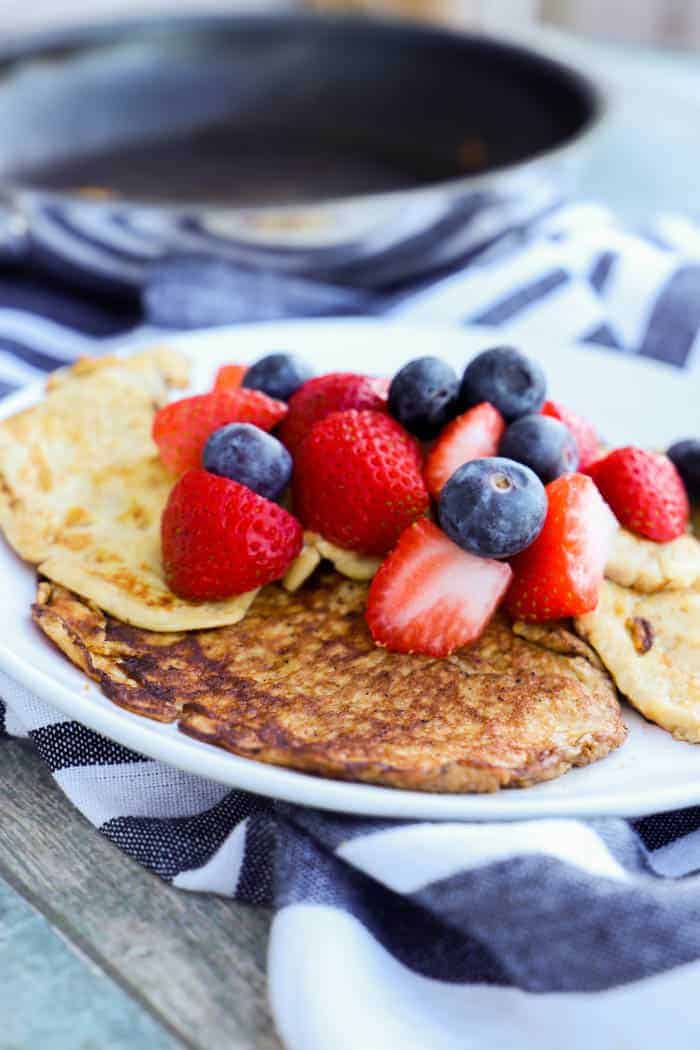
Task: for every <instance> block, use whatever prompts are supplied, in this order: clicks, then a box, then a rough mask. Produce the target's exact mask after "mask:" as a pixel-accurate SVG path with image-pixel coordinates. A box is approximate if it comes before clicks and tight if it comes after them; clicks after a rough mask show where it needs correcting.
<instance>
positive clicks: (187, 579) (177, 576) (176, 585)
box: [161, 470, 302, 601]
mask: <svg viewBox="0 0 700 1050" xmlns="http://www.w3.org/2000/svg"><path fill="white" fill-rule="evenodd" d="M161 539H162V544H163V568H164V571H165V578H166V580H167V583H168V586H169V587H170V589H171V590H172V591H174V592H175V594H178V595H179V596H180V597H181V598H187V599H188V600H190V601H216V600H218V599H221V598H230V597H231V596H232V595H234V594H244V593H245V592H246V591H250V590H253V589H254V588H255V587H262V586H263V584H265V583H271V582H272V580H278V579H280V578H281V577H282V576H284V573H285V572H286V570H287V568H288V567H289V565H290V563H291V562H292V561H293V560H294V558H296V556H297V554H298V553H299V552H300V550H301V547H302V529H301V525H300V524H299V522H298V521H297V520H296V518H294V517H292V515H291V514H289V513H288V512H287V511H286V510H283V509H282V507H279V506H278V505H277V504H276V503H272V502H271V501H270V500H267V499H264V498H263V497H262V496H258V495H257V493H255V492H252V491H251V489H249V488H246V487H245V486H244V485H239V484H238V483H237V482H236V481H230V480H229V479H228V478H219V477H216V476H215V475H214V474H208V473H207V472H206V471H205V470H189V471H187V473H186V474H183V476H182V477H181V478H180V480H179V481H178V482H177V484H176V485H175V487H174V488H173V490H172V492H171V493H170V498H169V499H168V502H167V504H166V507H165V510H164V511H163V517H162V521H161Z"/></svg>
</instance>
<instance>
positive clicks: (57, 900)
mask: <svg viewBox="0 0 700 1050" xmlns="http://www.w3.org/2000/svg"><path fill="white" fill-rule="evenodd" d="M0 797H1V798H2V817H1V819H0V878H3V879H4V880H5V881H6V883H9V885H10V886H12V887H13V889H14V890H16V891H18V892H19V893H20V894H21V896H23V897H24V898H25V899H26V900H27V901H28V903H29V904H30V905H34V906H36V907H37V908H38V909H39V910H40V911H41V912H42V913H43V915H45V916H46V918H47V919H48V921H49V922H50V923H51V925H52V926H53V927H54V928H55V929H57V930H58V932H59V933H60V935H61V936H63V937H65V938H66V940H67V941H69V942H70V943H71V944H73V945H75V946H77V947H78V949H79V950H80V951H81V952H82V953H83V955H84V956H85V957H87V958H89V959H90V960H91V962H92V964H93V966H94V967H95V968H96V970H97V972H98V973H99V972H101V973H103V974H105V975H107V976H108V977H109V978H110V979H111V980H112V981H113V982H114V983H115V985H117V986H118V987H119V988H121V989H123V990H124V992H125V993H126V994H127V995H128V996H129V997H130V998H132V999H133V1000H134V1001H135V1003H137V1004H138V1005H139V1006H140V1007H142V1008H143V1009H144V1011H145V1012H146V1013H147V1014H148V1015H149V1016H150V1017H152V1018H153V1019H154V1021H155V1022H156V1023H157V1024H158V1025H160V1026H162V1028H163V1029H165V1030H167V1032H168V1033H170V1034H171V1035H172V1036H173V1037H174V1040H173V1045H175V1046H177V1045H185V1046H187V1047H191V1048H196V1050H279V1046H280V1044H279V1040H278V1039H277V1037H276V1035H275V1033H274V1030H273V1027H272V1021H271V1019H270V1013H269V1009H268V1006H267V996H266V991H267V988H266V979H265V952H266V945H267V930H268V926H269V921H270V920H269V915H268V914H267V913H266V912H264V911H262V910H260V909H254V908H245V907H241V906H240V905H236V904H233V903H232V902H231V901H226V900H223V899H221V898H218V897H213V896H208V895H204V894H194V893H185V892H182V891H179V890H175V889H173V888H172V887H170V886H167V885H165V884H164V883H163V882H161V880H160V879H158V878H156V876H154V875H151V874H150V873H149V872H147V871H145V870H144V869H143V868H141V867H140V866H139V865H138V864H136V863H135V862H134V861H132V860H130V859H129V858H128V857H126V856H125V855H124V854H123V853H121V852H120V851H119V850H118V849H116V847H114V846H112V845H111V843H109V842H108V841H107V840H106V839H104V838H102V836H101V835H99V834H97V832H96V831H95V830H94V828H93V827H92V826H91V825H90V824H88V822H87V821H86V820H85V819H84V818H83V817H82V816H81V815H80V814H79V813H78V812H77V811H76V810H75V809H74V808H73V807H72V806H71V804H70V803H69V802H68V801H67V799H66V797H65V795H63V793H62V792H61V791H60V790H59V788H58V787H57V786H56V784H55V783H54V782H53V780H52V779H51V777H50V776H49V774H48V773H47V772H46V769H45V768H44V766H43V764H42V763H41V762H40V760H39V759H38V758H37V756H36V755H35V754H34V752H33V751H32V750H31V749H30V748H29V747H28V746H27V745H26V744H23V743H20V742H18V741H11V742H9V743H8V742H4V743H2V744H0ZM12 913H13V915H17V910H16V908H13V909H12ZM8 914H9V906H8ZM20 915H21V911H20ZM16 922H17V920H14V924H15V925H16ZM36 930H37V933H36V937H37V938H39V940H40V939H41V937H44V936H45V935H46V930H45V928H44V927H41V926H37V927H36ZM20 932H21V922H20ZM20 932H18V931H17V929H15V934H14V936H15V937H20ZM25 934H26V937H27V938H28V939H25V940H22V939H21V937H20V939H19V940H15V941H14V948H15V949H16V951H12V950H11V949H10V947H9V946H8V947H7V950H6V953H5V954H6V958H5V959H4V960H3V962H2V972H1V973H0V994H4V993H5V992H6V988H5V987H4V983H5V973H4V971H5V969H6V968H7V967H8V966H10V967H12V969H13V971H14V972H16V973H17V974H20V973H21V972H22V971H24V972H25V973H26V972H27V970H28V969H29V970H30V969H31V968H32V967H34V966H36V967H39V969H38V970H37V982H36V983H37V998H36V1004H35V1011H34V1019H33V1024H34V1029H32V1028H30V1029H29V1031H28V1033H26V1035H27V1038H26V1040H25V1042H20V1043H19V1044H18V1046H17V1050H19V1048H21V1050H47V1048H46V1045H45V1044H44V1042H43V1041H42V1035H41V1033H42V1032H43V1030H47V1031H50V1030H51V1025H52V1023H53V1020H54V1017H53V1013H52V1002H53V993H52V992H51V990H50V989H49V988H47V987H45V986H44V985H45V982H46V981H47V979H48V975H49V973H50V972H51V970H52V968H51V967H50V966H47V967H46V968H43V964H42V960H41V958H40V957H39V958H35V953H36V950H37V948H38V947H39V949H40V950H41V948H40V944H39V941H37V940H34V939H33V937H34V936H35V935H34V934H33V933H32V931H31V925H30V926H28V927H26V929H25ZM45 943H46V944H47V945H51V944H52V942H51V939H50V938H48V939H47V940H46V942H45ZM53 950H55V945H54V948H53ZM55 959H56V967H57V972H56V974H55V975H54V976H55V981H56V985H55V989H54V992H55V994H56V996H58V995H59V992H60V994H63V990H64V989H68V988H69V986H70V985H71V983H73V985H74V988H73V997H74V1000H73V1001H74V1003H75V1005H76V1010H77V1008H78V1006H81V1007H82V1005H83V1004H85V1003H87V1002H89V1000H90V996H91V992H92V989H93V988H94V987H95V980H96V979H97V978H96V976H95V972H92V971H91V970H90V967H87V966H86V967H83V968H82V969H80V968H76V961H75V957H74V956H71V955H70V953H67V954H66V953H64V954H63V955H60V956H59V955H56V956H55ZM61 968H67V970H68V971H69V975H68V976H66V977H65V980H64V977H63V976H62V975H61V974H60V973H59V972H58V971H59V970H60V969H61ZM101 979H102V980H105V978H101ZM18 980H19V978H18ZM30 983H31V982H30ZM23 987H24V988H25V992H24V993H23V994H25V995H26V985H23ZM18 989H19V985H18ZM58 1001H59V999H57V1002H58ZM64 1001H65V1004H66V1007H69V1006H70V999H66V1000H64ZM98 1005H99V1004H98V1003H97V1001H96V1005H95V1010H94V1013H93V1016H92V1025H93V1031H92V1033H91V1034H92V1035H94V1039H95V1042H94V1044H92V1045H94V1046H95V1047H96V1048H99V1050H107V1048H109V1050H111V1048H112V1046H113V1045H116V1046H119V1044H118V1043H117V1044H113V1043H112V1042H111V1041H110V1040H108V1039H105V1038H104V1037H103V1032H102V1023H103V1018H102V1016H101V1014H100V1012H99V1010H98ZM102 1009H104V1010H107V1005H104V1006H103V1007H102ZM5 1014H6V1011H5V1010H4V1009H2V1008H0V1050H10V1048H12V1050H15V1046H13V1045H12V1043H10V1044H7V1045H6V1044H5V1043H3V1038H4V1028H3V1025H4V1019H5ZM107 1016H108V1015H107V1014H105V1017H107ZM132 1017H134V1018H138V1017H139V1014H138V1011H137V1010H136V1009H135V1010H134V1012H133V1014H132ZM89 1020H90V1017H89V1014H86V1015H85V1023H86V1025H87V1024H88V1021H89ZM76 1023H77V1021H76ZM115 1023H116V1022H115ZM134 1024H135V1025H136V1027H135V1032H136V1035H135V1038H137V1037H138V1036H139V1028H138V1024H137V1023H136V1022H134ZM154 1031H157V1028H155V1027H154ZM88 1032H89V1028H87V1027H86V1033H88ZM86 1038H87V1035H86ZM153 1045H154V1046H155V1047H156V1048H157V1050H160V1045H159V1044H157V1043H154V1044H153ZM163 1045H164V1046H165V1045H167V1044H166V1043H163ZM56 1046H57V1050H58V1047H60V1050H64V1047H63V1046H61V1045H60V1044H56ZM64 1046H65V1050H78V1046H79V1044H76V1043H74V1042H73V1043H71V1042H67V1043H65V1044H64ZM85 1046H86V1047H89V1046H91V1044H90V1043H89V1042H88V1043H86V1044H85ZM134 1046H135V1047H138V1043H135V1044H134Z"/></svg>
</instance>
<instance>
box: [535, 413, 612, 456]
mask: <svg viewBox="0 0 700 1050" xmlns="http://www.w3.org/2000/svg"><path fill="white" fill-rule="evenodd" d="M540 411H541V414H542V415H543V416H551V417H552V419H558V420H559V422H560V423H563V424H564V426H565V427H568V428H569V430H570V431H571V433H572V434H573V435H574V440H575V442H576V446H577V448H578V469H579V470H581V471H583V470H585V469H586V468H587V467H589V466H590V465H591V463H593V462H594V460H596V459H597V458H598V456H599V455H600V442H599V440H598V434H597V433H596V429H595V427H594V426H593V424H592V423H589V422H588V420H587V419H584V418H583V416H579V415H577V414H576V413H575V412H572V411H571V409H569V408H567V407H566V406H565V405H562V403H561V401H545V403H544V404H543V405H542V408H541V410H540Z"/></svg>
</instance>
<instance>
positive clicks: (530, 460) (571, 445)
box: [498, 413, 578, 485]
mask: <svg viewBox="0 0 700 1050" xmlns="http://www.w3.org/2000/svg"><path fill="white" fill-rule="evenodd" d="M498 452H499V455H501V456H505V457H506V458H507V459H514V460H515V461H516V462H517V463H524V464H525V466H526V467H529V468H530V470H534V472H535V474H537V476H538V478H539V479H540V480H541V481H542V482H544V484H545V485H547V484H548V483H549V482H550V481H554V479H555V478H558V477H561V475H562V474H571V473H573V471H575V470H576V469H577V467H578V448H577V446H576V441H575V439H574V435H573V434H572V433H571V431H570V430H569V428H568V427H565V426H564V424H563V423H560V422H559V420H558V419H552V418H551V417H550V416H540V415H536V414H534V413H533V414H532V415H529V416H522V417H521V418H520V419H516V421H515V422H514V423H511V425H510V426H509V427H508V429H507V430H506V432H505V434H504V435H503V437H502V438H501V443H500V445H499V446H498Z"/></svg>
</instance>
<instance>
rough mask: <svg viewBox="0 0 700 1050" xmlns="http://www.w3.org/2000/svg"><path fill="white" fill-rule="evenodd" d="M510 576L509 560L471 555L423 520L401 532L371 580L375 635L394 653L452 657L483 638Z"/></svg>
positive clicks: (370, 620)
mask: <svg viewBox="0 0 700 1050" xmlns="http://www.w3.org/2000/svg"><path fill="white" fill-rule="evenodd" d="M511 578H512V572H511V569H510V567H509V566H508V564H507V563H505V562H502V561H493V560H492V559H490V558H477V557H475V556H474V555H473V554H468V553H467V552H466V551H463V550H461V549H460V548H459V547H458V546H457V544H456V543H453V542H452V540H450V539H448V537H447V536H446V535H445V533H444V532H442V531H441V530H440V529H439V528H438V527H437V525H434V524H433V523H432V522H431V521H428V520H427V519H426V518H424V519H422V520H421V521H417V522H416V523H415V524H414V525H410V526H409V527H408V528H407V529H406V530H405V531H404V532H403V533H402V534H401V536H400V537H399V542H398V543H397V545H396V547H395V548H394V550H393V551H392V552H391V554H390V555H389V556H388V558H387V559H386V560H385V561H384V562H383V563H382V565H381V566H380V568H379V571H378V573H377V575H376V576H375V577H374V579H373V581H372V585H371V586H370V589H369V594H368V597H367V611H366V614H365V615H366V618H367V623H368V624H369V629H370V631H371V632H372V637H373V638H374V640H375V642H377V643H378V644H379V645H383V646H385V647H386V648H387V649H391V650H392V651H393V652H398V653H424V654H425V655H426V656H448V655H449V654H450V653H451V652H453V651H454V650H455V649H458V648H459V647H460V646H462V645H468V644H469V643H470V642H473V641H474V640H475V639H476V638H478V637H479V635H480V634H481V633H482V632H483V630H484V628H485V627H486V625H487V624H488V622H489V620H490V619H491V617H492V616H493V614H494V612H495V611H496V607H497V605H498V603H499V601H500V600H501V598H502V597H503V595H504V594H505V592H506V590H507V589H508V585H509V583H510V581H511Z"/></svg>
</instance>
